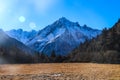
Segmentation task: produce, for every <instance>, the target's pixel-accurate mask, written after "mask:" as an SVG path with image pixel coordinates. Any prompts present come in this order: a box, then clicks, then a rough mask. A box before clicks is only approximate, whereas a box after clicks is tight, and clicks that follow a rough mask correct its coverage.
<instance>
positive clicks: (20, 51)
mask: <svg viewBox="0 0 120 80" xmlns="http://www.w3.org/2000/svg"><path fill="white" fill-rule="evenodd" d="M34 53H35V52H34V51H33V50H31V49H30V48H28V47H27V46H25V45H24V44H23V43H21V42H19V41H17V40H16V39H14V38H11V37H9V36H8V35H6V34H5V32H3V31H2V30H0V64H2V63H31V62H35V58H36V57H35V54H34Z"/></svg>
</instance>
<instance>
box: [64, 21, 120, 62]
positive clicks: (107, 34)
mask: <svg viewBox="0 0 120 80" xmlns="http://www.w3.org/2000/svg"><path fill="white" fill-rule="evenodd" d="M67 59H68V60H66V61H67V62H97V63H120V19H119V20H118V22H117V23H116V24H115V25H114V26H113V27H112V28H110V29H108V30H107V29H106V28H105V29H103V31H102V34H101V35H98V36H97V38H93V39H92V40H86V41H85V43H82V44H80V46H79V47H78V48H76V49H75V50H73V51H72V52H71V53H70V54H69V55H68V58H67Z"/></svg>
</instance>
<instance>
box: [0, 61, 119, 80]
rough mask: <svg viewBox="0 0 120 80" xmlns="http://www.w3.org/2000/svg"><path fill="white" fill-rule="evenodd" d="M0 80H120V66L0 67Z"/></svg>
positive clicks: (66, 64) (67, 64) (34, 65)
mask: <svg viewBox="0 0 120 80" xmlns="http://www.w3.org/2000/svg"><path fill="white" fill-rule="evenodd" d="M0 80H120V65H119V64H94V63H50V64H47V63H46V64H12V65H0Z"/></svg>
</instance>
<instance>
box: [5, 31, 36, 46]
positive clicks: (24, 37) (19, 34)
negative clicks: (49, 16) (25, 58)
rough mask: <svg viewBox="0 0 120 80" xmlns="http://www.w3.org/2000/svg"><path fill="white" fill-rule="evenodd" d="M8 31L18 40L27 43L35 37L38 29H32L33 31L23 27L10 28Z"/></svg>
mask: <svg viewBox="0 0 120 80" xmlns="http://www.w3.org/2000/svg"><path fill="white" fill-rule="evenodd" d="M6 33H7V34H8V35H9V36H10V37H12V38H15V39H17V40H18V41H20V42H22V43H24V44H26V43H27V42H28V41H29V40H31V39H32V38H34V37H35V36H36V34H37V31H35V30H32V31H23V30H22V29H18V30H14V29H13V30H10V31H6Z"/></svg>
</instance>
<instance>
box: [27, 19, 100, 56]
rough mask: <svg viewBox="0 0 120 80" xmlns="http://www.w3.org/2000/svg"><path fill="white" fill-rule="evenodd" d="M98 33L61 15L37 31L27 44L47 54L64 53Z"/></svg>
mask: <svg viewBox="0 0 120 80" xmlns="http://www.w3.org/2000/svg"><path fill="white" fill-rule="evenodd" d="M100 33H101V31H99V30H96V29H92V28H89V27H87V26H86V25H84V26H80V25H79V24H78V23H77V22H76V23H74V22H71V21H69V20H67V19H66V18H64V17H62V18H60V19H59V20H57V21H56V22H54V23H53V24H51V25H48V26H47V27H45V28H44V29H43V30H41V31H39V32H38V34H37V36H36V37H35V38H33V39H32V40H30V41H29V42H28V43H27V45H28V46H30V47H31V48H32V49H35V50H37V51H39V52H42V53H45V54H47V55H51V53H52V52H55V53H56V54H57V55H66V54H68V53H69V52H70V51H72V50H73V49H74V48H76V47H78V45H79V44H80V43H83V42H84V41H85V40H86V39H92V38H93V37H96V36H97V35H98V34H100Z"/></svg>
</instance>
